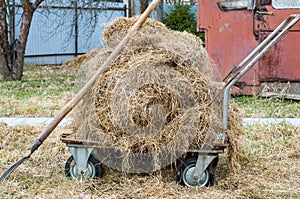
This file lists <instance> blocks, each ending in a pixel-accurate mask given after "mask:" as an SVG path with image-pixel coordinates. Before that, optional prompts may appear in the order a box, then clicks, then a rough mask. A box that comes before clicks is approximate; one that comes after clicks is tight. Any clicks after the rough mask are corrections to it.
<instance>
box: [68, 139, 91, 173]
mask: <svg viewBox="0 0 300 199" xmlns="http://www.w3.org/2000/svg"><path fill="white" fill-rule="evenodd" d="M68 147H69V150H70V151H71V153H72V155H73V157H74V160H75V163H76V167H75V168H76V171H75V172H77V173H79V174H80V176H84V174H85V172H86V171H87V169H88V159H89V157H90V155H91V153H92V151H93V148H87V147H85V146H84V145H80V144H69V145H68Z"/></svg>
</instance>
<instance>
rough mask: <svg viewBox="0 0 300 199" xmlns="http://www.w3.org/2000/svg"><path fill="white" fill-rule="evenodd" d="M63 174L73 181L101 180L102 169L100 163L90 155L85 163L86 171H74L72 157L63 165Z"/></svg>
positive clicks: (74, 166)
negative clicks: (83, 179) (85, 179)
mask: <svg viewBox="0 0 300 199" xmlns="http://www.w3.org/2000/svg"><path fill="white" fill-rule="evenodd" d="M65 174H66V176H68V177H72V178H73V179H80V178H101V177H102V167H101V164H100V162H99V161H98V160H97V159H96V158H95V157H93V156H92V155H90V157H89V159H88V163H87V169H86V171H84V172H80V173H79V172H78V171H77V169H76V162H75V160H74V157H73V156H70V157H69V158H68V160H67V162H66V165H65Z"/></svg>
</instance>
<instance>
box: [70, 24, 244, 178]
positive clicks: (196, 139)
mask: <svg viewBox="0 0 300 199" xmlns="http://www.w3.org/2000/svg"><path fill="white" fill-rule="evenodd" d="M136 20H137V18H119V19H116V20H115V21H113V22H112V23H111V24H109V25H108V27H107V29H106V30H105V33H104V38H105V41H106V43H107V48H104V49H101V50H93V51H92V52H91V53H90V54H91V55H92V56H89V55H85V57H86V58H85V59H84V61H83V63H82V64H81V68H80V71H81V74H82V75H83V80H84V81H86V79H88V78H89V77H90V76H91V75H93V73H94V72H95V71H96V70H97V68H98V67H100V66H101V65H102V63H103V62H104V61H105V60H106V58H107V57H108V56H109V54H110V52H111V51H112V49H113V48H114V47H116V45H117V44H118V43H119V42H120V41H121V40H122V39H123V37H124V36H125V35H126V33H127V32H128V30H129V29H130V27H131V26H132V25H133V24H134V22H135V21H136ZM211 69H212V64H211V63H210V60H209V58H208V55H207V54H206V51H205V49H204V48H203V46H202V42H201V40H200V39H199V38H198V37H196V36H194V35H192V34H189V33H185V32H178V31H172V30H168V29H167V28H166V27H165V26H164V25H163V24H162V23H160V22H157V21H154V20H151V19H147V21H146V22H145V23H144V25H143V26H142V27H141V28H140V29H139V30H138V31H137V32H136V33H135V35H134V36H133V37H132V38H131V39H130V40H129V42H128V44H127V45H126V47H125V48H124V49H123V50H122V52H121V53H120V55H119V56H118V57H117V58H116V59H115V60H114V61H113V62H112V63H111V64H110V66H109V67H107V69H106V70H105V71H104V72H103V73H102V75H101V76H100V77H99V79H98V82H97V83H96V85H95V86H94V88H93V89H92V90H91V91H90V92H89V93H88V95H87V96H86V97H85V98H84V99H83V100H82V102H81V104H80V105H79V106H78V107H77V110H76V120H75V123H74V126H75V129H76V130H75V132H77V133H76V134H75V135H76V136H77V139H80V140H84V141H87V142H89V143H90V141H93V142H96V145H97V150H98V152H97V150H95V151H96V152H95V154H96V156H97V158H98V159H100V161H102V162H103V163H104V164H107V165H108V166H110V167H113V168H115V169H118V170H122V171H126V172H134V173H136V172H137V173H139V172H151V171H155V170H159V169H161V168H163V167H165V166H167V165H168V164H170V163H172V162H173V161H175V160H176V159H178V158H180V157H181V155H182V154H184V153H185V152H186V151H187V150H189V149H200V148H210V147H211V146H212V144H213V143H214V142H215V141H216V137H217V135H218V134H219V133H221V132H222V122H221V113H222V112H221V109H222V105H221V100H220V99H222V96H220V97H219V100H216V101H214V103H213V104H212V105H211V106H208V104H209V103H210V101H211V99H212V97H213V96H214V95H215V93H216V92H217V91H218V90H219V89H220V87H221V84H220V83H216V82H215V81H214V79H213V75H212V72H211ZM231 113H232V114H231ZM229 119H230V120H229V126H230V132H234V133H230V138H229V139H230V141H231V143H232V147H233V148H232V149H234V150H231V152H230V153H231V154H233V156H234V157H235V158H234V160H236V158H237V156H236V154H237V153H236V152H237V151H238V150H239V146H238V143H237V142H235V140H237V137H238V134H240V133H241V122H237V117H235V113H234V111H230V117H229ZM212 121H213V122H212ZM149 154H150V155H149ZM139 155H141V156H139ZM233 156H232V157H233ZM112 157H113V158H112ZM137 159H139V161H137ZM137 167H138V169H137ZM145 167H147V168H145Z"/></svg>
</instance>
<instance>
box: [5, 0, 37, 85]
mask: <svg viewBox="0 0 300 199" xmlns="http://www.w3.org/2000/svg"><path fill="white" fill-rule="evenodd" d="M41 2H42V0H37V1H36V2H34V3H31V2H30V1H29V0H23V1H22V7H23V13H22V23H21V29H20V34H19V35H20V36H19V39H16V40H15V41H14V42H13V43H12V44H10V43H9V40H8V28H7V23H6V16H7V9H6V4H5V0H0V73H1V75H2V79H3V80H21V79H22V75H23V64H24V54H25V49H26V44H27V39H28V34H29V30H30V24H31V21H32V17H33V12H34V11H35V9H36V8H37V7H38V6H39V4H40V3H41Z"/></svg>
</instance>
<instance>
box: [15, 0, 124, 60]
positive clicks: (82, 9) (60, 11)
mask: <svg viewBox="0 0 300 199" xmlns="http://www.w3.org/2000/svg"><path fill="white" fill-rule="evenodd" d="M126 12H127V5H126V4H125V3H123V2H104V3H103V4H97V6H90V7H87V6H82V5H78V4H77V1H73V2H72V3H71V4H69V5H63V6H62V5H46V4H42V5H41V6H40V7H39V8H38V9H37V10H36V11H35V13H34V15H33V19H32V24H31V28H30V32H29V36H28V42H27V47H26V51H25V63H26V64H61V63H62V62H64V61H66V60H69V59H72V58H74V57H75V56H77V55H80V54H83V53H85V52H87V51H89V50H91V49H93V48H97V47H99V48H101V47H102V46H103V44H104V43H103V39H102V35H103V31H104V28H105V25H106V24H107V23H108V22H110V21H112V20H114V19H115V18H117V17H124V16H126V15H127V14H126ZM21 13H22V6H21V5H20V4H18V3H16V5H15V16H14V23H15V26H14V27H15V29H14V32H15V33H16V34H15V37H16V38H17V37H18V36H19V35H18V34H19V29H20V26H21Z"/></svg>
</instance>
